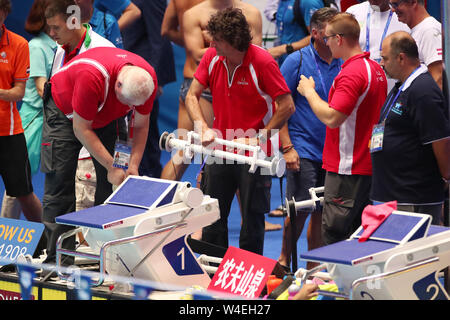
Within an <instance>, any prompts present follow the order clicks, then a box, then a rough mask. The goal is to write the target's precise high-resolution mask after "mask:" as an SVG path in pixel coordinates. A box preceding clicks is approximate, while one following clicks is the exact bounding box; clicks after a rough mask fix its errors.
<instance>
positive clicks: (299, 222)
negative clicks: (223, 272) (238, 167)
mask: <svg viewBox="0 0 450 320" xmlns="http://www.w3.org/2000/svg"><path fill="white" fill-rule="evenodd" d="M336 14H338V11H337V10H336V9H332V8H327V7H325V8H321V9H319V10H317V11H315V12H314V13H313V15H312V17H311V43H310V45H309V46H307V47H305V48H303V49H301V50H299V51H297V52H294V53H293V54H291V55H289V56H288V57H287V58H286V60H285V61H284V63H283V65H282V66H281V73H282V75H283V77H284V78H285V80H286V84H287V85H288V87H289V89H290V90H291V92H292V97H293V98H294V103H295V113H294V114H293V115H292V116H291V117H290V118H289V120H288V123H287V125H285V128H283V130H281V131H280V137H281V143H282V146H283V148H282V150H283V157H284V159H285V160H286V167H287V171H286V182H287V185H286V197H287V198H288V199H292V198H293V197H294V198H295V200H296V201H302V200H307V199H309V198H310V195H309V189H310V188H313V187H322V186H323V184H324V179H325V170H323V168H322V150H323V145H324V142H325V131H326V129H325V125H324V124H323V123H322V122H321V121H320V120H319V119H317V117H316V116H315V115H314V112H313V111H312V110H311V107H310V106H309V104H308V101H306V99H305V97H303V96H302V95H300V94H299V93H298V92H297V90H296V88H297V85H298V82H299V80H300V75H302V74H303V75H305V76H307V77H309V76H312V77H313V78H314V79H315V81H316V83H317V84H318V89H317V90H318V94H319V95H320V97H321V98H322V99H324V100H327V99H328V92H329V91H330V88H331V85H332V84H333V80H334V78H335V77H336V76H337V75H338V73H339V71H340V70H341V64H342V60H340V59H334V58H333V57H332V55H331V51H330V49H329V48H328V47H327V45H326V44H325V42H324V41H323V35H324V32H325V26H326V24H327V22H328V21H329V20H331V18H333V17H334V16H335V15H336ZM309 213H311V217H310V221H309V226H308V234H307V240H308V249H309V250H312V249H315V248H318V247H320V246H321V245H322V237H321V232H320V229H321V225H322V210H321V209H317V210H315V211H314V212H311V210H307V209H304V210H302V211H299V212H298V213H297V215H296V218H295V223H296V228H295V239H296V240H297V239H298V237H299V236H300V234H301V233H302V229H303V226H304V224H305V221H306V219H307V217H308V214H309ZM290 227H291V221H290V217H287V218H286V220H285V223H284V230H283V242H282V247H281V254H280V257H279V258H278V262H279V263H280V264H281V265H283V266H286V267H287V266H288V265H289V262H290V255H291V252H292V248H291V243H292V242H291V241H292V238H291V235H292V231H291V230H290ZM313 266H314V265H313V264H312V263H309V262H308V265H307V268H308V269H310V268H312V267H313Z"/></svg>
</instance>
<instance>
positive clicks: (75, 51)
mask: <svg viewBox="0 0 450 320" xmlns="http://www.w3.org/2000/svg"><path fill="white" fill-rule="evenodd" d="M86 32H87V30H86V31H85V32H84V34H83V36H82V37H81V40H80V42H78V44H77V46H76V47H75V48H74V49H73V50H72V51H71V52H68V50H69V46H68V45H67V44H65V45H63V46H62V48H63V49H64V51H65V52H66V54H65V56H64V64H66V63H67V62H69V61H70V60H72V59H73V58H74V57H76V56H77V55H78V53H79V52H80V49H81V46H82V45H83V42H84V39H85V38H86Z"/></svg>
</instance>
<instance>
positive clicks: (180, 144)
mask: <svg viewBox="0 0 450 320" xmlns="http://www.w3.org/2000/svg"><path fill="white" fill-rule="evenodd" d="M167 143H168V144H169V146H170V147H171V148H174V149H184V148H185V147H188V148H189V149H191V151H193V152H195V153H201V154H205V155H210V156H213V157H217V158H221V159H225V160H233V161H237V162H240V163H245V164H249V165H252V164H254V163H255V164H256V165H257V166H259V167H264V168H268V169H271V168H272V162H270V161H267V160H263V159H256V160H254V158H252V157H248V156H245V155H241V154H236V153H233V152H227V151H223V150H217V149H208V148H207V147H204V146H202V145H198V144H189V143H188V142H187V141H185V140H180V139H170V140H169V141H167ZM232 144H233V145H234V146H236V143H232ZM237 145H243V144H237ZM230 146H231V144H230Z"/></svg>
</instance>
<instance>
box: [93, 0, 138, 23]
mask: <svg viewBox="0 0 450 320" xmlns="http://www.w3.org/2000/svg"><path fill="white" fill-rule="evenodd" d="M130 3H131V0H95V2H94V6H95V8H98V9H100V10H101V11H104V12H110V13H111V14H112V15H113V16H114V17H116V19H119V18H120V16H121V15H122V12H123V11H124V10H125V9H126V8H127V7H128V6H129V5H130Z"/></svg>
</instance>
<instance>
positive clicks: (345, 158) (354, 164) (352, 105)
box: [297, 13, 387, 244]
mask: <svg viewBox="0 0 450 320" xmlns="http://www.w3.org/2000/svg"><path fill="white" fill-rule="evenodd" d="M359 35H360V29H359V24H358V21H357V20H356V19H355V18H354V16H353V15H351V14H349V13H339V14H337V15H336V16H335V17H334V18H333V19H331V20H330V21H329V22H328V23H327V26H326V28H325V35H324V40H325V41H326V43H327V45H328V47H329V48H330V50H331V53H332V55H333V57H334V58H341V59H342V60H344V63H343V65H342V70H341V72H340V73H339V74H338V75H337V77H336V78H335V80H334V83H333V85H332V87H331V89H330V92H329V97H328V102H326V101H324V100H322V99H321V98H320V96H319V94H318V93H317V91H316V83H315V81H314V79H313V78H312V77H310V78H306V77H305V76H304V75H302V76H301V80H300V82H299V85H298V87H297V90H298V92H299V93H300V94H301V95H303V96H304V97H305V98H306V100H308V102H309V104H310V106H311V109H312V110H313V111H314V113H315V115H316V116H317V117H318V118H319V120H320V121H322V122H323V123H324V124H325V125H326V126H327V129H326V136H325V146H324V149H323V168H324V169H325V170H326V176H325V194H324V199H325V201H324V206H323V212H322V240H323V242H324V243H325V244H331V243H334V242H337V241H341V240H344V239H347V238H348V237H349V236H350V235H351V234H352V232H354V231H355V230H356V228H357V227H358V226H359V225H360V224H361V213H362V211H363V209H364V207H365V206H366V205H368V204H369V202H370V200H369V191H370V185H371V175H372V164H371V160H370V153H369V148H368V147H367V146H368V144H369V140H370V137H371V133H372V127H373V125H374V124H375V123H376V122H377V121H378V117H379V113H380V109H381V106H382V105H383V103H384V101H385V99H386V91H387V81H386V76H385V74H384V72H383V69H382V68H381V67H380V65H379V64H378V63H377V62H375V61H374V60H371V59H369V53H368V52H363V51H362V49H361V47H360V45H359ZM319 87H320V86H319V84H317V90H319Z"/></svg>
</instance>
